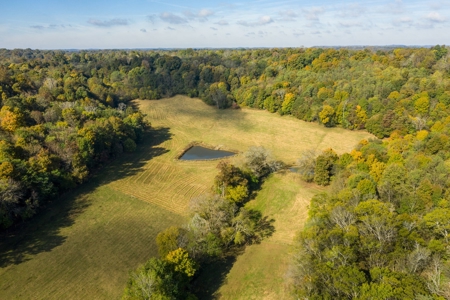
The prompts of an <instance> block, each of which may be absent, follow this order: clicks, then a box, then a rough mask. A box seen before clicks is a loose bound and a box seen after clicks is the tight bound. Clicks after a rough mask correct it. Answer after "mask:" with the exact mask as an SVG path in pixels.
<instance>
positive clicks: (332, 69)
mask: <svg viewBox="0 0 450 300" xmlns="http://www.w3.org/2000/svg"><path fill="white" fill-rule="evenodd" d="M449 57H450V54H449V53H448V49H447V48H446V47H445V46H439V45H437V46H435V47H433V48H430V49H428V48H420V49H414V48H401V49H394V50H376V51H375V50H370V49H365V50H348V49H339V50H336V49H330V48H328V49H321V48H308V49H302V48H300V49H290V48H282V49H276V48H275V49H251V50H195V51H194V50H192V49H186V50H178V51H121V50H115V51H113V50H109V51H79V52H62V51H38V50H11V51H9V50H0V59H1V61H2V62H3V63H2V64H3V66H4V67H3V69H2V71H0V83H1V84H2V85H1V86H2V88H3V93H5V97H10V96H11V95H13V94H14V91H32V92H35V93H38V92H39V94H40V95H42V96H46V94H49V93H50V94H52V93H53V96H54V97H55V94H57V96H58V97H59V98H58V100H59V101H74V100H76V99H81V98H85V97H93V98H96V99H98V100H99V101H101V102H102V103H104V104H108V105H111V106H115V105H117V104H118V103H121V102H127V101H129V100H131V99H136V98H141V99H159V98H162V97H168V96H172V95H175V94H186V95H189V96H191V97H200V98H202V99H203V100H204V101H205V102H206V103H208V104H210V105H215V106H217V107H218V108H226V107H230V106H232V105H233V104H238V105H241V106H248V107H254V108H259V109H265V110H268V111H270V112H277V113H279V114H282V115H284V114H290V115H293V116H295V117H297V118H299V119H301V120H305V121H318V122H320V123H322V124H324V125H325V126H329V127H331V126H341V127H344V128H348V129H367V130H368V131H369V132H371V133H373V134H374V135H376V136H377V137H379V138H382V137H387V136H389V135H390V134H391V133H392V132H393V131H399V132H400V133H401V134H407V133H412V132H414V131H416V130H421V129H424V128H431V127H433V126H434V125H435V124H436V123H437V126H439V125H440V122H441V123H442V120H443V117H446V116H448V115H449V105H450V92H449V90H450V81H449V76H448V75H449V72H450V61H449ZM16 73H19V74H21V75H20V76H12V77H13V78H12V79H11V74H16ZM6 79H7V80H6ZM8 81H9V82H8ZM44 82H45V83H46V84H45V88H41V86H42V85H43V84H44Z"/></svg>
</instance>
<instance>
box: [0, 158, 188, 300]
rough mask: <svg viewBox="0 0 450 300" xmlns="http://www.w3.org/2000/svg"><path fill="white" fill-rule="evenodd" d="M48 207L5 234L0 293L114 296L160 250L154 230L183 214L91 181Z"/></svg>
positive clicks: (16, 296) (179, 221)
mask: <svg viewBox="0 0 450 300" xmlns="http://www.w3.org/2000/svg"><path fill="white" fill-rule="evenodd" d="M117 168H120V165H116V166H112V167H109V168H108V169H109V170H111V171H114V170H115V169H117ZM103 174H104V173H103ZM96 181H99V180H98V179H97V180H96ZM49 208H51V210H50V211H49V212H47V213H44V214H42V215H39V216H38V217H36V218H35V219H33V220H32V221H31V222H30V223H29V224H27V225H26V226H24V228H22V230H23V232H24V234H19V235H17V236H9V237H8V238H7V239H6V238H5V237H4V236H2V238H5V240H6V241H5V240H3V241H2V242H1V247H0V249H1V254H2V256H1V260H0V265H1V268H0V299H118V298H119V297H120V296H121V294H122V291H123V288H124V286H125V284H126V280H127V278H128V272H129V271H130V270H131V269H135V268H136V267H137V266H138V265H139V264H142V263H143V262H145V261H146V260H147V259H148V258H150V257H152V256H156V255H157V248H156V244H155V237H156V234H157V233H158V232H160V231H161V230H163V229H165V228H166V227H168V226H170V225H174V224H182V223H183V222H184V218H183V217H180V216H179V215H176V214H173V213H171V212H169V211H166V210H164V209H161V208H160V207H158V206H156V205H153V204H150V203H146V202H143V201H141V200H139V199H136V198H133V197H130V196H128V195H125V194H123V193H121V192H117V191H115V190H112V189H111V188H110V187H108V186H107V185H99V184H97V183H96V182H93V183H90V184H87V185H86V186H84V187H83V188H81V189H78V190H77V191H76V192H73V193H71V194H69V195H66V196H64V197H62V198H61V199H59V200H58V203H52V204H50V205H49Z"/></svg>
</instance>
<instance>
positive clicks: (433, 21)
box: [0, 0, 450, 49]
mask: <svg viewBox="0 0 450 300" xmlns="http://www.w3.org/2000/svg"><path fill="white" fill-rule="evenodd" d="M0 11H1V12H2V14H1V17H0V48H8V49H13V48H32V49H92V48H96V49H98V48H101V49H106V48H107V49H124V48H126V49H129V48H205V47H212V48H234V47H312V46H350V45H365V46H370V45H373V46H375V45H436V44H441V45H442V44H446V45H450V0H433V1H416V0H411V1H406V0H405V1H402V0H386V1H384V0H379V1H371V0H368V1H341V0H339V1H330V0H316V1H289V0H278V1H274V0H254V1H234V0H231V1H226V0H219V1H215V0H210V1H203V0H202V1H179V0H168V1H165V0H159V1H153V0H72V1H63V0H0Z"/></svg>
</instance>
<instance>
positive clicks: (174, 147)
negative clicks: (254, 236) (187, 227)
mask: <svg viewBox="0 0 450 300" xmlns="http://www.w3.org/2000/svg"><path fill="white" fill-rule="evenodd" d="M135 104H136V105H138V106H139V108H140V109H141V110H142V111H143V112H144V113H146V114H147V115H148V119H149V120H150V121H151V123H152V126H154V127H155V128H170V133H171V137H170V139H169V140H167V141H165V142H164V143H162V144H161V145H159V147H163V148H165V149H167V150H168V152H167V153H165V154H163V155H161V156H158V157H156V158H153V159H152V160H149V161H148V162H147V164H146V165H145V166H144V167H143V170H142V172H139V173H137V174H136V175H133V176H129V177H127V178H125V179H123V180H118V181H115V182H113V183H111V184H110V186H111V188H113V189H116V190H118V191H121V192H124V193H126V194H129V195H132V196H134V197H137V198H139V199H141V200H144V201H147V202H151V203H154V204H157V205H159V206H161V207H163V208H165V209H167V210H170V211H172V212H175V213H179V214H183V213H184V212H185V211H186V208H187V204H188V202H189V200H190V199H191V198H192V197H195V196H197V195H199V194H202V193H205V192H207V191H208V190H209V189H210V188H211V186H212V184H213V179H214V176H215V175H216V173H217V170H216V168H215V167H216V165H217V161H195V162H189V161H178V160H176V157H177V155H178V154H179V153H181V152H182V151H183V149H184V148H185V147H186V145H187V144H189V143H191V142H193V141H200V142H203V143H206V144H209V145H214V146H217V145H222V146H224V147H225V148H228V149H236V150H238V151H241V152H244V151H246V150H247V149H248V148H249V147H251V146H264V147H265V148H267V149H269V150H270V151H271V152H272V153H273V155H274V156H275V157H276V158H277V159H280V160H282V161H284V162H285V163H294V162H295V161H296V159H297V158H298V157H299V156H300V153H301V152H302V151H303V150H306V149H311V148H313V149H316V150H323V149H325V148H328V147H331V148H333V149H334V150H335V151H336V152H338V153H343V152H345V151H350V150H351V149H352V148H353V147H354V146H355V145H356V144H357V143H358V142H359V141H360V140H361V139H363V138H368V137H371V135H369V134H368V133H366V132H351V131H347V130H344V129H340V128H331V129H330V128H324V127H323V126H321V125H318V124H315V123H307V122H302V121H299V120H297V119H295V118H293V117H290V116H288V117H281V116H279V115H277V114H271V113H268V112H266V111H260V110H252V109H241V110H217V109H216V108H214V107H210V106H207V105H205V104H204V103H203V102H202V101H201V100H200V99H191V98H188V97H186V96H176V97H173V98H169V99H164V100H136V101H135ZM240 159H241V156H240V155H238V156H236V157H233V158H231V159H230V160H231V161H232V162H239V161H240Z"/></svg>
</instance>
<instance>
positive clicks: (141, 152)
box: [0, 96, 370, 299]
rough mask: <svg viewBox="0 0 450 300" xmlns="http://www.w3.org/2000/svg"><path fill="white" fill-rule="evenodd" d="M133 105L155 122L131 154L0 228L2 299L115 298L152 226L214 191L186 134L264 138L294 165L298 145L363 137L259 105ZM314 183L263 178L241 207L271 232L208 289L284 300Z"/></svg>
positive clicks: (210, 169)
mask: <svg viewBox="0 0 450 300" xmlns="http://www.w3.org/2000/svg"><path fill="white" fill-rule="evenodd" d="M135 103H136V104H137V105H138V106H139V107H140V108H141V109H142V111H143V112H144V113H147V114H148V116H149V120H150V121H151V123H152V125H153V127H154V130H153V131H152V133H151V137H150V136H147V138H146V139H145V140H144V143H143V144H141V145H140V146H139V147H138V150H137V151H136V152H135V153H133V154H129V155H128V154H127V155H124V156H123V157H121V158H120V159H118V160H117V161H115V162H113V163H112V164H111V165H109V166H107V167H106V168H104V169H103V170H102V171H101V172H99V174H97V176H95V177H94V178H92V179H91V180H90V182H89V183H87V184H85V185H83V186H82V187H80V188H78V189H77V190H75V191H73V192H71V193H68V194H67V195H64V196H63V197H61V198H60V199H59V200H57V201H55V202H54V203H51V204H49V205H48V209H46V212H45V213H42V214H40V215H38V216H36V217H35V218H34V219H33V220H31V221H30V222H28V223H26V224H25V225H24V226H22V228H20V230H17V231H16V232H10V233H5V234H2V235H0V238H1V240H0V299H116V298H118V297H120V295H121V293H122V291H123V288H124V286H125V283H126V279H127V277H128V271H129V270H132V269H135V268H136V267H137V266H138V265H139V264H142V263H144V262H145V261H146V260H147V259H148V258H150V257H152V256H155V255H156V253H157V251H156V245H155V242H154V240H155V236H156V234H157V233H158V232H159V231H161V230H163V229H165V228H167V227H168V226H171V225H178V224H182V223H184V222H185V218H186V213H187V206H188V203H189V200H190V199H191V198H192V197H195V196H197V195H200V194H202V193H205V192H208V191H210V189H211V186H212V184H213V180H214V176H215V175H216V174H217V169H216V165H217V163H218V162H217V161H179V160H176V157H177V155H179V154H180V152H181V151H182V150H183V149H184V148H185V147H186V145H187V144H189V143H190V142H192V141H201V142H204V143H206V144H209V145H214V146H216V145H223V147H224V148H228V149H236V150H238V151H239V152H244V151H246V150H247V149H248V148H249V147H251V146H260V145H261V146H264V147H266V148H267V149H269V150H271V151H272V152H273V154H274V156H275V157H276V158H277V159H281V160H283V161H284V162H286V163H294V162H295V160H296V159H297V158H298V156H299V155H300V153H301V151H302V150H305V149H309V148H315V149H317V150H323V149H325V148H328V147H332V148H333V149H335V150H336V151H337V152H338V153H343V152H345V151H350V150H351V149H352V148H353V147H354V146H355V145H356V143H357V142H358V141H359V140H361V139H363V138H368V137H370V135H369V134H367V133H366V132H350V131H346V130H343V129H339V128H332V129H329V128H324V127H323V126H320V125H318V124H313V123H306V122H301V121H299V120H296V119H294V118H292V117H280V116H279V115H277V114H270V113H268V112H265V111H259V110H251V109H242V110H216V109H215V108H213V107H210V106H207V105H205V104H204V103H202V101H201V100H199V99H190V98H187V97H183V96H177V97H173V98H170V99H165V100H158V101H145V100H142V101H135ZM241 160H242V155H237V156H235V157H233V158H231V159H230V161H231V162H232V163H239V162H240V161H241ZM317 190H318V188H317V187H316V186H314V185H306V184H304V183H302V181H301V180H300V179H299V178H298V177H296V175H294V174H276V175H274V176H272V177H270V178H269V179H268V180H267V182H266V183H265V184H264V185H263V188H262V190H261V191H260V192H259V194H258V196H257V198H256V199H255V200H253V201H252V202H250V203H249V204H248V205H249V206H250V207H253V208H256V209H260V210H261V211H262V213H263V215H268V216H269V217H271V218H274V219H275V223H274V225H275V230H276V231H275V233H274V234H273V236H272V237H270V238H269V239H267V240H265V241H263V242H262V243H261V244H259V245H252V246H250V247H248V248H247V249H246V251H245V252H244V253H243V254H242V255H241V256H239V257H238V258H237V260H236V262H235V263H234V265H233V266H232V268H231V269H230V267H231V265H230V264H229V263H225V264H224V266H223V267H224V268H220V269H218V270H217V271H218V273H220V274H218V276H219V278H218V279H219V280H218V281H217V282H220V280H221V279H222V278H224V279H226V281H224V282H220V285H221V287H220V285H218V286H214V287H213V286H210V287H207V288H208V289H210V290H211V289H213V288H214V290H211V291H210V293H209V295H211V294H213V293H214V292H216V294H221V295H222V298H224V299H251V298H254V299H263V298H268V299H270V298H273V299H286V298H287V297H288V293H287V292H286V291H285V290H284V288H283V276H284V274H285V272H286V266H287V261H288V259H289V251H290V248H289V247H290V244H291V243H292V239H293V237H294V234H295V232H296V231H297V230H298V229H299V228H301V226H302V224H303V222H304V220H305V218H306V214H307V205H308V202H309V199H310V197H311V196H312V195H313V194H314V193H315V192H316V191H317ZM219 271H220V272H219ZM219 287H220V288H219ZM205 289H206V288H205ZM277 297H278V298H277Z"/></svg>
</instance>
